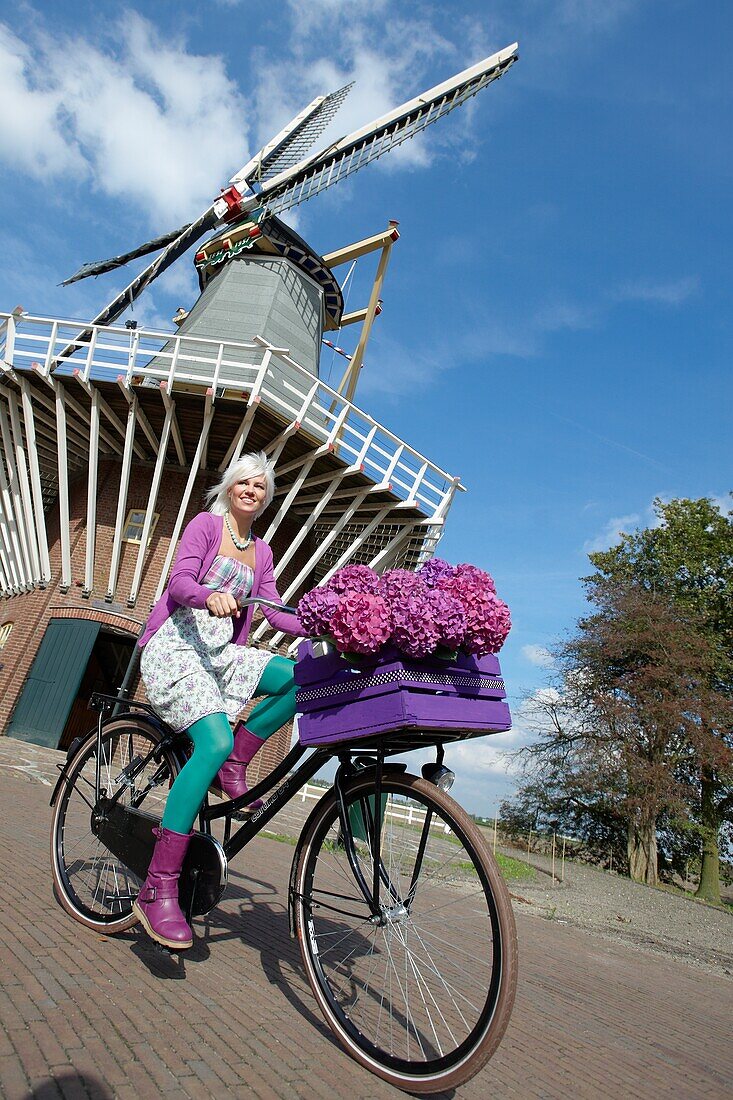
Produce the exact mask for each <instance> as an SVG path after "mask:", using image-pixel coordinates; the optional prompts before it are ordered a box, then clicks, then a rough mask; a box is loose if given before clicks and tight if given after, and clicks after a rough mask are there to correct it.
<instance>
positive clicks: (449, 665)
mask: <svg viewBox="0 0 733 1100" xmlns="http://www.w3.org/2000/svg"><path fill="white" fill-rule="evenodd" d="M298 658H299V659H298V663H297V665H296V668H295V682H296V684H297V685H298V692H297V695H296V707H297V710H298V713H299V715H300V717H299V718H298V734H299V737H300V741H301V744H303V745H333V744H334V743H337V742H341V741H354V740H359V741H361V740H363V739H365V738H373V737H381V736H383V735H385V734H390V735H394V736H395V737H396V738H397V740H398V741H399V743H400V745H402V744H403V743H404V746H405V747H406V748H413V747H417V746H419V745H420V744H421V743H432V742H434V741H435V740H436V735H437V734H440V740H446V741H450V740H457V739H458V738H464V737H477V736H482V735H485V734H488V733H500V732H503V731H504V730H508V729H509V728H510V727H511V716H510V714H509V707H508V706H507V704H506V701H505V700H506V692H505V690H504V681H503V679H502V676H501V669H500V668H499V662H498V660H497V658H496V657H495V656H493V655H492V656H488V657H469V656H465V655H463V654H460V655H458V656H457V657H456V658H455V659H452V660H441V659H439V658H437V657H426V658H424V659H423V660H413V659H412V658H410V657H406V656H405V655H404V654H403V653H400V652H399V651H398V650H396V649H394V648H392V647H391V646H385V647H384V648H383V649H382V650H380V652H379V654H377V655H375V656H374V657H369V658H367V657H364V658H361V657H360V658H359V659H358V664H357V663H353V664H351V663H349V661H348V660H345V659H344V658H343V657H342V656H341V654H340V653H337V652H336V651H335V650H331V651H330V652H327V653H326V654H325V655H324V656H316V653H315V652H314V643H313V642H311V641H306V642H303V643H302V644H301V646H300V648H299V651H298Z"/></svg>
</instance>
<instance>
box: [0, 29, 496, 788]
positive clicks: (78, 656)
mask: <svg viewBox="0 0 733 1100" xmlns="http://www.w3.org/2000/svg"><path fill="white" fill-rule="evenodd" d="M516 60H517V47H516V45H514V46H510V47H509V48H507V49H505V50H502V51H500V52H499V53H496V54H494V55H493V56H492V57H489V58H487V59H486V60H485V61H482V62H480V63H479V64H477V65H474V66H473V67H472V68H469V69H466V70H465V71H464V72H461V73H459V74H458V75H456V76H454V77H452V78H451V79H450V80H447V81H445V82H444V83H442V84H439V85H438V86H437V87H435V88H432V89H430V90H429V91H427V92H424V93H423V94H422V95H420V96H417V97H416V98H415V99H413V100H410V101H409V102H408V103H405V104H403V105H402V106H401V107H397V108H395V109H394V110H393V111H390V112H389V113H388V114H386V115H384V116H383V117H382V118H380V119H377V120H376V121H374V122H372V123H369V124H368V125H366V126H364V127H362V128H361V129H359V130H357V131H355V132H353V133H351V134H348V135H347V136H346V137H344V138H341V139H340V140H338V141H334V142H331V143H329V144H327V145H326V146H325V147H323V148H321V149H320V150H319V151H317V152H315V153H312V152H311V149H312V148H313V146H314V144H315V143H316V142H317V140H318V138H319V137H320V136H321V135H322V134H323V133H324V132H325V130H326V128H327V127H329V126H330V125H331V123H332V121H333V119H334V116H335V114H336V112H337V111H338V109H339V107H340V106H341V104H342V103H343V101H344V99H345V97H346V96H347V94H348V92H349V90H350V85H346V86H345V87H343V88H340V89H339V90H338V91H336V92H333V93H332V94H331V95H327V96H319V97H318V98H317V99H315V100H314V101H313V102H312V103H310V104H309V105H308V107H306V108H305V109H304V110H303V111H302V112H301V113H300V114H299V115H298V116H297V117H296V118H294V119H293V120H292V121H291V122H290V123H288V125H287V126H286V127H284V129H283V130H282V131H281V132H280V133H279V134H277V135H276V136H275V137H274V138H273V139H272V140H271V141H270V142H268V143H267V145H265V146H264V147H263V148H262V149H261V150H260V151H259V152H258V153H257V154H256V155H255V156H254V157H252V158H251V159H250V160H249V161H248V162H247V164H245V165H244V166H243V167H242V168H241V169H240V171H239V172H237V173H236V174H235V175H234V176H232V178H231V180H230V181H229V184H228V186H227V187H226V188H224V189H223V190H222V192H221V194H220V195H219V196H218V197H217V198H216V199H215V200H214V201H213V202H212V203H211V204H210V205H209V206H208V207H207V209H206V210H204V211H203V213H202V214H201V215H200V216H199V217H198V218H196V220H195V221H193V222H191V223H190V224H188V225H185V226H182V227H180V228H178V229H176V230H174V231H173V232H170V233H166V234H165V235H163V236H158V237H156V238H155V239H154V240H151V241H148V242H146V243H145V244H143V245H141V246H140V247H138V248H135V249H133V250H131V251H130V252H127V253H125V254H123V255H119V256H115V257H112V258H111V259H108V260H105V261H103V262H100V263H92V264H85V265H84V266H83V267H82V268H80V270H79V271H78V272H76V274H75V275H73V276H72V277H71V278H70V279H67V280H66V284H68V283H71V282H76V281H77V280H80V279H84V278H88V277H90V276H97V275H102V274H103V273H104V272H107V271H112V270H115V269H117V268H119V267H122V266H123V265H125V264H127V263H128V262H130V261H132V260H135V259H138V258H141V257H144V256H150V255H152V254H155V253H157V255H155V258H154V259H153V260H152V262H150V263H149V264H148V265H147V266H146V267H145V268H144V269H143V270H142V271H141V272H140V273H139V274H138V275H136V276H135V278H133V279H132V280H131V281H130V283H129V284H128V285H127V286H126V287H125V288H124V290H122V291H121V292H120V293H119V294H118V295H117V296H116V297H115V298H114V299H113V300H112V301H111V302H110V303H109V304H108V305H107V306H106V307H105V308H104V309H103V310H102V311H101V312H100V313H99V314H97V316H96V317H94V318H93V319H92V320H91V321H88V322H87V321H81V322H80V321H72V320H68V319H62V318H53V317H47V316H33V315H30V314H28V313H27V312H26V311H24V310H23V309H22V308H20V307H18V308H16V309H15V310H13V311H12V312H2V311H0V596H2V597H3V602H2V603H0V646H3V643H4V648H3V660H2V662H1V663H0V732H2V728H3V727H4V726H5V725H6V724H7V723H8V722H9V726H8V729H9V731H10V732H11V733H12V734H13V736H16V737H19V738H21V739H25V740H31V741H40V743H43V744H51V745H54V746H55V745H60V746H62V747H66V746H67V745H68V743H69V742H70V740H71V738H72V737H73V736H75V734H76V732H79V731H78V730H77V724H79V723H81V724H83V723H84V722H85V721H86V720H87V719H86V699H87V698H88V690H89V685H90V684H92V683H99V682H103V683H105V684H106V681H105V680H104V675H107V674H106V673H104V675H103V672H104V668H105V667H108V668H112V667H113V666H114V667H117V666H119V664H120V661H121V660H122V656H121V654H123V651H125V647H126V649H127V651H131V650H132V647H133V645H134V640H135V638H136V636H137V634H138V632H139V629H140V626H141V624H142V622H143V621H144V620H145V618H146V617H147V614H148V612H149V609H150V606H151V604H152V602H153V601H154V600H155V599H157V598H158V597H159V596H160V594H161V592H162V591H163V590H164V588H165V584H166V580H167V577H168V573H169V570H170V566H171V563H172V560H173V556H174V554H175V551H176V546H177V542H178V538H179V535H180V532H181V530H182V529H183V525H184V524H185V522H186V520H187V518H190V516H191V515H192V514H193V512H195V511H196V510H197V509H198V504H199V502H200V500H201V496H202V493H203V492H204V490H205V489H206V488H208V487H209V486H210V485H211V483H212V481H213V480H218V478H219V477H220V473H221V471H223V470H225V469H226V468H227V466H228V465H229V463H230V462H231V461H232V460H233V459H235V458H236V457H238V456H239V454H241V453H242V451H243V449H244V447H245V445H246V446H247V448H248V449H250V450H260V449H262V450H265V451H266V452H267V454H268V456H269V457H270V459H271V460H272V461H273V462H276V463H277V480H278V488H277V493H276V496H275V500H274V502H273V504H272V505H271V507H270V509H268V511H267V513H265V514H264V515H263V516H262V517H261V521H260V523H261V527H260V531H259V532H258V533H260V534H261V535H262V537H264V538H265V540H266V541H271V542H272V543H273V546H274V548H275V551H276V561H277V563H278V564H277V567H276V576H277V577H278V581H279V589H280V591H281V593H282V595H283V598H284V599H285V600H286V601H287V600H296V599H297V598H298V595H299V594H300V593H301V592H302V591H303V590H304V589H305V588H308V587H311V586H313V585H314V584H316V583H318V582H322V581H323V580H325V579H327V578H328V577H329V576H331V575H332V573H333V572H334V571H335V570H336V569H338V568H340V567H341V566H342V565H344V564H346V563H347V562H357V561H360V562H364V563H368V564H370V565H372V566H373V567H374V568H377V569H379V570H382V569H385V568H388V567H390V566H394V565H404V566H406V567H408V568H412V567H414V566H415V565H416V564H417V563H418V562H420V561H421V560H425V559H426V558H428V557H430V555H431V554H432V553H433V551H434V548H435V545H436V544H437V541H438V539H439V538H440V536H441V533H442V529H443V525H444V523H445V520H446V516H447V514H448V511H449V509H450V506H451V503H452V500H453V498H454V496H455V494H456V492H457V491H458V490H460V489H462V488H463V487H462V486H461V484H460V479H459V478H458V477H455V476H453V475H451V474H449V473H448V472H446V471H445V470H443V469H441V468H440V467H439V466H437V465H436V464H435V463H434V462H432V461H431V460H430V459H428V458H426V457H425V455H423V454H420V453H419V452H418V451H417V450H415V449H414V448H413V447H411V446H410V445H409V444H408V443H406V442H405V441H403V440H401V439H400V438H399V437H397V436H396V435H395V434H394V433H392V432H390V431H389V429H388V428H386V427H385V426H383V425H381V424H379V423H377V421H375V419H374V418H373V417H371V416H370V415H369V414H368V413H366V412H364V411H363V410H361V409H359V408H358V407H357V406H356V405H355V404H353V400H352V399H353V396H354V388H355V385H356V379H357V377H358V373H359V367H360V365H361V363H362V362H363V356H364V348H365V345H366V341H367V339H368V336H369V332H370V329H371V326H372V322H373V321H374V318H375V316H376V315H377V313H378V312H379V305H380V289H381V282H382V279H383V278H384V272H385V269H386V264H387V260H388V258H389V254H390V249H391V247H392V245H393V243H394V241H395V240H396V238H397V236H398V233H397V228H396V223H390V224H389V225H388V226H387V227H386V228H385V229H383V230H382V231H380V232H378V233H376V234H374V235H373V236H371V237H368V238H365V239H363V240H361V241H358V242H356V243H354V244H351V245H348V246H346V247H344V248H341V249H339V250H337V251H335V252H332V253H330V254H328V255H325V256H321V255H319V254H318V252H316V251H315V249H313V248H312V247H311V245H309V244H308V243H307V242H306V241H304V240H303V239H302V238H301V237H300V236H299V235H298V234H297V233H296V232H294V230H293V229H291V228H289V227H288V226H287V225H286V224H285V222H284V221H282V219H281V215H283V214H285V213H286V212H287V211H289V210H292V209H293V208H295V207H297V206H298V205H299V204H301V203H303V202H305V201H306V200H307V199H309V198H312V197H314V196H316V195H318V194H320V193H321V192H322V191H324V190H326V189H327V188H328V187H332V186H333V185H334V184H336V183H338V182H339V181H340V180H343V179H345V178H346V177H347V176H349V175H351V174H352V173H354V172H356V171H358V170H359V169H360V168H363V167H365V166H366V165H367V164H369V163H370V162H371V161H373V160H376V159H377V158H378V157H380V156H383V155H384V154H385V153H388V152H389V151H390V150H392V149H394V148H396V147H397V146H398V145H400V144H401V143H402V142H404V141H406V140H408V139H409V138H410V137H413V136H415V135H416V134H418V133H420V132H421V131H422V130H424V129H425V128H426V127H427V126H429V125H432V123H434V122H436V121H437V120H438V119H439V118H442V117H443V116H444V115H446V114H448V113H449V112H450V111H452V110H453V109H454V108H456V107H458V106H460V105H461V104H462V103H464V102H465V101H466V100H467V99H469V98H470V97H471V96H473V95H475V94H476V93H477V92H479V91H480V90H481V89H482V88H484V87H486V86H487V85H489V84H491V83H492V82H493V81H495V80H497V79H498V78H499V77H501V76H502V75H503V74H504V73H505V72H506V71H507V70H508V69H509V68H510V67H511V66H512V65H513V64H514V62H515V61H516ZM202 238H206V239H205V240H203V241H202ZM193 246H196V252H195V258H194V263H195V266H196V270H197V272H198V278H199V287H200V291H201V293H200V295H199V297H198V298H197V300H196V301H195V302H194V303H193V305H192V306H191V308H190V309H183V308H181V309H180V310H179V311H178V313H177V315H176V317H175V319H174V320H175V326H177V327H176V328H175V330H174V331H173V332H171V331H166V332H158V331H154V330H148V329H145V328H142V327H138V326H137V324H136V323H135V322H134V321H128V322H126V324H125V326H124V327H123V326H121V325H115V322H116V321H117V319H118V318H119V317H120V316H121V314H122V313H123V312H124V311H125V310H126V309H127V308H128V307H130V306H131V305H132V304H133V303H134V302H135V300H136V299H137V297H138V296H139V295H140V294H141V293H142V291H143V290H144V289H145V288H146V287H148V286H150V285H151V284H152V283H153V282H154V281H155V279H157V278H158V276H159V275H161V274H162V273H163V272H164V271H165V270H166V269H167V268H169V267H170V266H171V264H173V263H174V262H175V261H176V260H177V259H179V258H180V257H181V256H182V255H183V254H184V253H186V252H187V251H188V250H189V249H190V248H192V247H193ZM371 252H380V253H381V255H380V259H379V264H378V267H377V273H376V277H375V279H374V285H373V288H372V292H371V295H370V299H369V304H368V306H367V307H366V308H365V309H361V310H355V311H352V312H351V313H348V314H345V313H344V298H343V294H342V285H339V282H338V280H337V279H336V276H335V275H334V269H337V268H338V267H339V266H340V265H342V264H345V263H351V262H352V261H353V260H354V259H356V258H357V257H359V256H362V255H366V254H367V253H371ZM344 283H345V280H344ZM349 323H361V325H362V329H361V335H360V338H359V341H358V345H357V348H356V350H355V352H354V354H353V356H351V357H350V358H349V359H348V366H347V368H346V372H345V374H344V378H343V379H342V383H341V385H339V386H338V388H336V389H334V388H332V387H330V386H329V385H327V384H326V383H325V382H324V380H323V379H322V378H320V377H319V356H320V351H321V346H322V342H323V340H324V335H323V334H324V332H325V331H336V330H338V329H339V328H340V327H341V326H343V325H345V324H349ZM326 342H327V343H331V345H332V346H333V342H332V341H326ZM336 346H337V345H336ZM339 350H342V349H339ZM253 639H254V641H255V642H261V643H263V644H267V645H268V646H270V647H272V648H279V647H280V646H283V645H284V646H286V647H287V646H288V644H289V643H288V639H283V637H282V635H279V634H274V635H271V634H268V627H267V624H266V623H262V624H260V625H259V626H258V627H257V628H256V629H255V631H254V634H253ZM293 644H294V643H293ZM292 648H293V645H292V644H291V645H290V649H292ZM132 668H133V661H130V663H129V664H128V674H127V675H126V677H125V680H126V683H127V682H128V681H129V682H130V683H132V681H131V680H130V676H129V673H130V670H131V669H132ZM114 675H116V674H115V673H113V672H110V673H109V677H112V679H110V682H109V683H108V684H107V685H106V689H109V690H114V689H116V687H117V682H116V681H115V680H114ZM26 677H27V680H26ZM100 677H102V680H101V681H100V679H99V678H100ZM109 677H108V678H109ZM284 736H285V735H284ZM272 741H273V748H272V751H273V753H280V754H281V755H282V753H284V751H286V749H287V737H285V740H284V741H283V742H282V744H281V743H280V742H277V743H276V742H275V739H274V738H273V739H272ZM274 759H275V757H273V758H272V759H269V758H265V760H264V762H263V766H266V767H269V766H271V765H272V763H273V762H274Z"/></svg>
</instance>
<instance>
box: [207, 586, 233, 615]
mask: <svg viewBox="0 0 733 1100" xmlns="http://www.w3.org/2000/svg"><path fill="white" fill-rule="evenodd" d="M206 606H207V608H208V610H209V614H210V615H213V616H214V618H216V619H226V618H227V617H228V616H233V617H234V618H235V619H238V618H239V604H238V603H237V601H236V600H235V599H234V596H232V594H231V592H212V593H211V595H210V596H207V597H206Z"/></svg>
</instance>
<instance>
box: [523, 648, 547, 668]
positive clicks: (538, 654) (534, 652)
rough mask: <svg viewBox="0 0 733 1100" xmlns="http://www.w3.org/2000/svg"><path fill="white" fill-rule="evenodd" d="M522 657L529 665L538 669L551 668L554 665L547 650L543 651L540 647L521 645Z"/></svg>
mask: <svg viewBox="0 0 733 1100" xmlns="http://www.w3.org/2000/svg"><path fill="white" fill-rule="evenodd" d="M522 656H523V657H525V658H526V659H527V660H528V661H529V663H530V664H531V665H538V666H539V667H540V668H552V666H553V665H554V663H555V659H554V657H553V656H552V654H551V653H550V651H549V649H545V647H544V646H542V645H523V646H522Z"/></svg>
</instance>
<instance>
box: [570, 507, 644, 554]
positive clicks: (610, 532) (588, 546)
mask: <svg viewBox="0 0 733 1100" xmlns="http://www.w3.org/2000/svg"><path fill="white" fill-rule="evenodd" d="M639 519H640V516H639V514H638V513H636V512H634V513H632V514H631V515H628V516H616V517H614V518H613V519H609V521H608V523H606V525H605V527H604V528H603V530H602V531H600V532H599V533H598V534H597V535H596V536H595V538H592V539H589V540H588V541H587V542H585V543H584V544H583V549H584V550H585V552H586V554H594V553H595V552H596V551H597V550H608V549H609V547H611V546H615V545H616V544H617V543H618V542H619V540H620V538H621V535H622V534H624V533H628V532H630V531H632V530H634V529H635V528H636V527H638V525H639Z"/></svg>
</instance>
